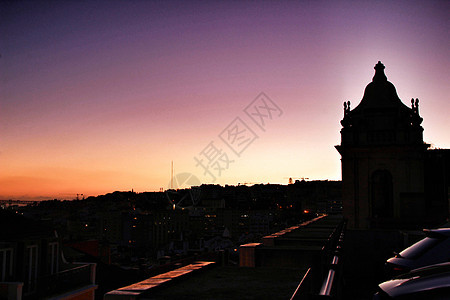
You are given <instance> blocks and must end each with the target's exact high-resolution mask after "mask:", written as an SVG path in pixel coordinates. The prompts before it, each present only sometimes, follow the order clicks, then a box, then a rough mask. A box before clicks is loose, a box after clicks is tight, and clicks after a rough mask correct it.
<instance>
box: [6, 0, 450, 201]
mask: <svg viewBox="0 0 450 300" xmlns="http://www.w3.org/2000/svg"><path fill="white" fill-rule="evenodd" d="M449 9H450V2H448V1H427V2H425V1H377V2H375V3H374V1H361V2H360V1H311V2H310V1H299V2H294V1H281V2H272V1H270V2H269V1H267V2H258V3H253V2H246V1H245V2H244V3H241V2H240V1H231V2H228V1H227V2H200V1H199V2H189V3H187V2H184V1H168V2H159V1H158V2H157V1H33V2H20V1H19V2H8V3H6V2H2V4H0V55H1V57H0V199H10V198H13V199H49V198H58V199H73V198H75V197H76V194H78V193H79V194H81V193H82V194H84V195H85V196H88V195H98V194H104V193H108V192H112V191H115V190H131V189H134V191H137V192H143V191H155V190H159V189H160V188H164V189H166V188H167V187H168V186H169V184H170V175H171V161H173V162H174V171H175V174H177V173H182V172H187V173H192V174H194V175H195V176H196V177H198V178H199V180H200V181H201V182H203V183H219V184H222V185H223V184H233V185H234V184H237V183H244V182H249V183H268V182H270V183H284V184H286V183H287V181H288V178H289V177H294V178H299V177H307V178H310V179H330V180H340V179H341V173H340V172H341V171H340V156H339V154H338V152H337V151H336V150H335V149H334V145H337V144H339V143H340V132H339V131H340V129H341V126H340V123H339V122H340V120H341V119H342V117H343V106H342V103H343V102H344V101H347V100H349V101H351V103H352V108H354V107H356V105H357V104H358V103H359V101H360V100H361V98H362V96H363V91H364V88H365V86H366V85H367V84H368V83H369V82H370V81H371V79H372V77H373V74H374V70H373V67H374V65H375V64H376V63H377V61H378V60H381V61H382V62H383V63H384V65H385V66H386V69H385V73H386V76H387V78H388V80H389V81H390V82H392V83H393V84H394V85H395V87H396V88H397V93H398V95H399V97H400V99H401V100H402V101H403V102H404V103H405V104H406V105H408V106H409V103H410V99H411V98H412V97H414V98H419V101H420V106H419V109H420V114H421V116H422V117H423V118H424V121H423V123H422V126H423V127H424V129H425V130H424V140H425V141H426V142H428V143H432V144H434V145H435V146H436V147H440V148H450V131H449V128H450V118H449V117H448V115H449V112H450V103H449V101H448V95H449V92H450V90H449V84H448V83H449V71H448V70H449V67H450V64H449V62H450V61H449V55H448V52H449V48H450V47H449V41H450V39H449V32H450V31H449V29H450V26H449V21H448V12H449ZM261 92H264V93H265V94H266V95H267V96H268V97H270V99H271V100H272V101H273V102H274V103H275V104H276V105H277V106H278V107H279V108H280V109H281V111H282V114H281V115H279V116H278V115H276V116H274V117H273V119H272V120H270V121H268V122H267V123H266V127H265V131H263V130H261V129H260V128H258V126H257V125H256V124H255V123H254V122H253V121H252V120H250V118H249V117H248V116H247V115H246V114H245V112H244V111H243V110H244V108H245V107H246V106H247V105H249V104H250V103H251V102H252V101H253V100H254V99H255V97H257V96H258V95H259V94H260V93H261ZM236 117H239V118H241V120H242V121H243V122H244V123H245V124H246V125H247V126H249V127H250V128H251V129H252V130H253V131H254V133H255V134H256V135H257V136H258V138H257V139H256V140H254V141H253V142H252V143H251V144H249V145H248V147H247V148H246V149H245V151H243V152H242V153H241V155H240V156H236V155H235V154H234V153H233V152H232V151H231V150H230V148H228V146H227V145H226V144H225V143H224V142H223V140H221V139H220V138H219V134H220V133H221V132H222V131H223V130H224V129H226V128H227V126H229V124H230V123H231V122H232V121H233V120H234V119H235V118H236ZM210 142H213V143H214V145H215V146H216V147H217V148H218V149H221V150H222V152H221V153H226V154H227V155H228V158H229V159H230V160H233V162H231V163H230V164H229V168H228V169H227V170H224V171H222V173H221V175H220V176H217V178H216V180H215V181H214V180H212V179H211V178H210V177H209V176H207V175H205V174H204V171H203V169H201V167H199V166H196V161H195V159H194V157H200V152H202V150H204V149H205V148H206V147H207V146H208V144H209V143H210Z"/></svg>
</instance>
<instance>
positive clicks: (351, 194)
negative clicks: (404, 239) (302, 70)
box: [336, 61, 450, 229]
mask: <svg viewBox="0 0 450 300" xmlns="http://www.w3.org/2000/svg"><path fill="white" fill-rule="evenodd" d="M384 69H385V67H384V65H383V64H382V63H381V62H380V61H379V62H378V63H377V64H376V66H375V75H374V77H373V79H372V82H371V83H369V84H368V85H367V87H366V89H365V91H364V96H363V98H362V100H361V102H360V103H359V105H358V106H356V107H355V108H354V109H351V108H350V101H348V102H344V118H343V119H342V121H341V125H342V130H341V144H340V145H338V146H336V149H337V150H338V151H339V153H340V154H341V157H342V158H341V163H342V184H343V212H344V215H345V217H347V218H348V226H349V228H361V229H368V228H397V227H405V228H406V227H415V226H418V227H420V226H425V225H433V224H439V223H440V222H442V221H444V220H445V218H446V217H447V216H448V191H449V185H450V180H449V173H450V172H449V150H442V149H441V150H439V151H438V150H427V149H428V148H429V146H430V145H429V144H427V143H425V142H424V141H423V128H422V126H421V123H422V121H423V119H422V118H421V117H420V114H419V100H418V99H415V100H414V99H412V100H411V107H408V106H406V105H405V104H403V102H402V101H401V100H400V99H399V97H398V95H397V92H396V89H395V87H394V85H393V84H392V83H390V82H389V81H388V80H387V78H386V75H385V74H384Z"/></svg>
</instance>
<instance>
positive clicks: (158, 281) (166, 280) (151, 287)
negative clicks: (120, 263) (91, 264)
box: [103, 261, 215, 300]
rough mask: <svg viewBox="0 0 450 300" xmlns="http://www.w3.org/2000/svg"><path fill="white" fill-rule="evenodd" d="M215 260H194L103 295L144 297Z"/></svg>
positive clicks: (131, 299)
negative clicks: (188, 263)
mask: <svg viewBox="0 0 450 300" xmlns="http://www.w3.org/2000/svg"><path fill="white" fill-rule="evenodd" d="M214 264H215V262H210V261H196V262H194V263H192V264H190V265H187V266H184V267H181V268H178V269H176V270H172V271H169V272H166V273H162V274H159V275H156V276H153V277H150V278H147V279H145V280H143V281H140V282H137V283H134V284H131V285H128V286H125V287H122V288H119V289H117V290H114V291H111V292H108V293H106V294H105V295H104V297H103V299H105V300H116V299H120V300H134V299H140V298H141V297H145V296H146V295H148V294H149V293H151V292H152V291H156V290H157V289H160V288H163V287H166V286H167V285H169V284H171V283H173V282H175V281H177V280H179V279H181V278H183V279H184V278H186V277H187V276H190V275H192V274H194V273H196V272H199V271H201V270H203V269H206V268H209V267H211V266H213V265H214Z"/></svg>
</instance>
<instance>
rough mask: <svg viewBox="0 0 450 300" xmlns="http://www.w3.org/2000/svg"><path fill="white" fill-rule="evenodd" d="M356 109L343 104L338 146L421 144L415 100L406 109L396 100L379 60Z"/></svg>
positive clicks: (398, 99) (420, 128) (419, 120)
mask: <svg viewBox="0 0 450 300" xmlns="http://www.w3.org/2000/svg"><path fill="white" fill-rule="evenodd" d="M374 69H375V75H374V76H373V78H372V82H370V83H369V84H368V85H367V86H366V89H365V90H364V96H363V98H362V100H361V102H360V103H359V105H358V106H357V107H355V108H354V109H353V110H351V109H350V101H348V102H346V103H344V118H343V120H342V121H341V124H342V126H343V128H342V131H341V135H342V143H341V145H342V146H345V145H354V146H365V145H392V144H395V145H398V144H423V138H422V131H423V128H422V127H421V126H420V124H421V123H422V118H421V117H420V116H419V110H418V103H419V101H418V99H416V101H415V102H414V101H413V102H412V107H411V108H409V107H407V106H406V105H405V104H403V102H402V101H401V100H400V98H399V97H398V95H397V91H396V89H395V86H394V85H393V84H392V83H391V82H389V81H388V80H387V77H386V75H385V74H384V69H385V67H384V65H383V64H382V63H381V61H378V63H377V64H376V65H375V67H374Z"/></svg>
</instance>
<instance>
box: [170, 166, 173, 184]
mask: <svg viewBox="0 0 450 300" xmlns="http://www.w3.org/2000/svg"><path fill="white" fill-rule="evenodd" d="M170 189H173V160H172V168H171V170H170Z"/></svg>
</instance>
